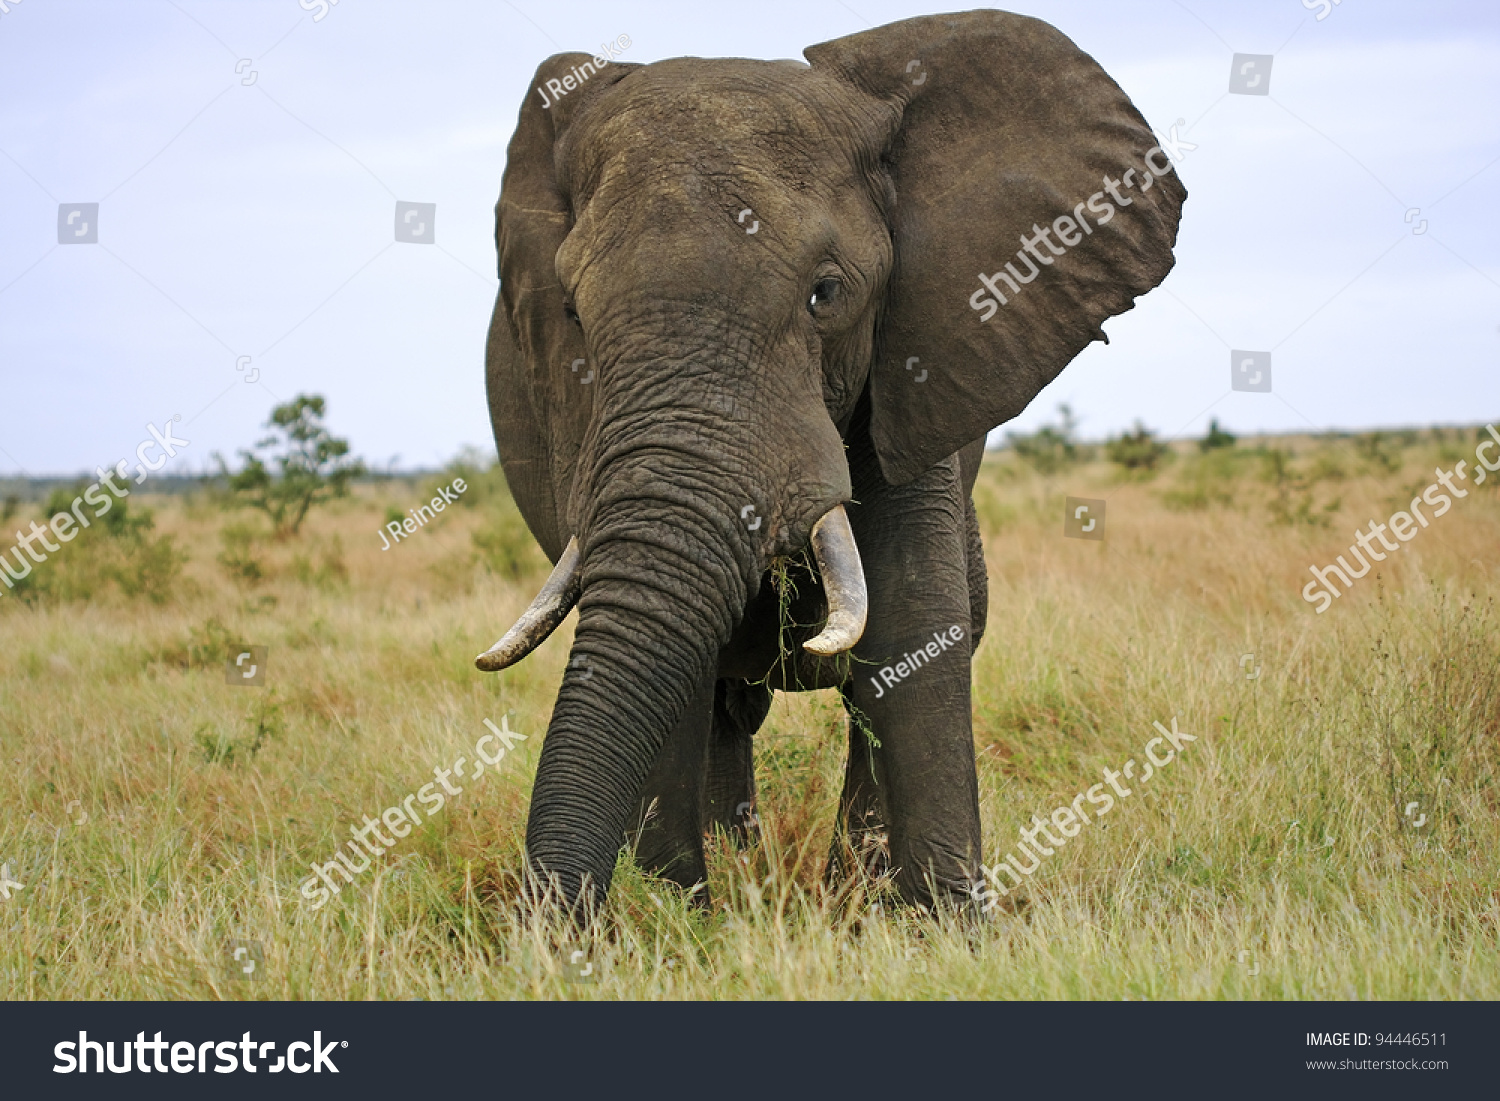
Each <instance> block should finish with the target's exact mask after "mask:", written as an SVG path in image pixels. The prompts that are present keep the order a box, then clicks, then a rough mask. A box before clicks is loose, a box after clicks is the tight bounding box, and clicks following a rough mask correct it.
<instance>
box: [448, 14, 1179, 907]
mask: <svg viewBox="0 0 1500 1101" xmlns="http://www.w3.org/2000/svg"><path fill="white" fill-rule="evenodd" d="M805 54H806V57H807V59H808V62H810V64H804V63H803V62H798V61H771V62H767V61H751V60H738V59H730V60H705V59H699V58H677V59H673V60H668V61H661V62H657V63H655V64H649V65H636V64H623V63H618V62H608V61H606V60H605V59H602V58H593V59H591V58H590V57H589V56H588V55H585V54H572V53H570V54H559V55H557V56H555V57H551V58H549V59H547V60H546V61H544V62H543V63H542V65H541V66H540V68H538V70H537V72H536V76H535V79H534V83H533V88H532V92H533V93H534V94H530V93H529V94H528V96H527V99H526V102H525V104H524V105H523V107H522V109H521V114H520V120H519V123H518V125H517V127H516V131H515V135H514V137H513V138H512V140H511V143H510V147H509V159H508V162H507V166H506V169H505V174H504V180H503V183H502V189H501V193H500V200H499V203H498V206H497V207H496V222H497V226H496V244H497V247H498V251H499V271H500V277H501V287H500V293H499V297H498V300H497V302H496V304H495V310H494V316H493V318H492V321H491V325H490V330H489V342H488V348H487V385H488V397H489V406H490V414H491V418H492V421H493V425H494V431H495V440H496V443H497V445H498V447H499V452H500V456H501V460H502V463H503V466H504V471H505V475H506V478H507V479H508V481H509V483H510V486H511V489H512V492H513V494H514V496H515V499H516V501H517V504H518V505H519V507H520V510H521V513H522V515H523V516H524V517H525V520H526V522H527V524H528V525H529V527H530V529H531V531H532V533H533V534H534V535H535V537H536V539H537V541H538V542H539V543H540V544H541V546H542V548H543V549H544V550H545V551H546V553H547V555H548V557H549V558H550V559H551V560H552V561H553V562H554V563H555V568H554V570H553V574H552V577H551V578H550V579H549V580H548V582H547V584H546V586H545V587H544V589H543V590H542V592H541V594H540V595H539V596H538V597H537V599H536V601H535V602H534V603H533V604H532V606H531V607H530V608H529V609H528V610H527V612H526V613H525V614H524V615H523V617H522V618H521V620H520V622H518V623H517V624H516V626H515V627H513V628H512V629H511V630H510V631H509V632H508V633H507V634H506V635H505V637H503V638H502V639H501V640H500V641H499V642H497V643H496V644H495V646H494V647H493V648H491V649H490V650H489V651H487V652H486V653H485V654H482V655H480V657H479V658H478V659H477V664H478V666H479V667H480V668H481V669H484V670H491V671H493V670H496V669H501V668H504V667H506V666H508V665H510V664H512V663H514V662H516V661H518V660H520V659H521V658H522V657H524V656H525V655H526V654H527V653H529V652H530V651H531V650H532V649H534V648H535V647H536V646H537V645H539V644H540V642H541V641H542V640H543V639H545V638H546V637H547V635H548V634H549V633H550V632H551V631H552V630H553V629H554V628H555V627H556V626H557V624H558V623H559V622H560V621H561V620H562V619H563V618H564V617H565V616H566V615H567V614H568V613H569V611H570V609H572V608H573V607H574V606H575V605H576V607H577V609H578V623H577V629H576V633H575V638H574V642H573V650H572V654H571V656H570V660H569V665H568V669H567V671H566V673H565V674H564V677H563V681H562V685H561V688H560V690H559V692H558V695H557V701H556V705H555V707H554V709H553V712H552V718H551V722H550V725H549V727H548V730H547V734H546V739H545V742H544V744H543V748H542V752H541V758H540V761H539V763H538V772H537V777H536V782H535V787H534V790H533V793H532V802H531V810H530V818H529V821H528V823H527V829H526V846H527V860H528V866H529V869H530V873H531V874H530V876H529V878H528V882H529V883H530V884H532V885H533V886H535V885H537V884H544V885H547V887H546V888H545V889H550V890H553V891H556V892H559V893H560V897H561V899H562V901H563V902H564V903H565V904H566V905H568V906H569V907H571V908H573V910H574V913H575V915H576V914H584V915H587V914H592V913H594V912H595V911H596V910H597V907H598V906H599V904H600V903H601V902H602V901H603V900H604V898H605V897H606V894H607V891H608V888H609V884H610V878H611V874H612V870H613V868H614V865H615V861H616V857H617V855H618V853H619V851H620V848H621V845H622V842H623V841H624V840H626V839H627V838H633V839H634V840H635V842H636V856H637V859H639V860H640V861H641V862H642V864H643V865H644V866H645V867H646V868H647V869H648V870H650V871H653V872H656V873H658V874H661V875H664V876H666V877H668V878H670V879H672V880H675V881H676V882H677V883H679V884H682V885H683V886H685V887H691V886H693V885H696V884H702V883H704V880H705V866H704V854H703V837H704V832H705V830H707V829H709V828H711V827H713V826H714V825H715V824H718V825H720V826H724V827H726V828H729V829H740V830H743V829H745V828H746V826H747V823H746V821H745V819H746V817H747V816H746V814H745V810H746V808H747V807H748V806H749V805H750V804H751V802H752V801H753V799H754V791H755V787H754V777H753V769H752V756H751V739H752V736H753V734H754V732H755V730H756V729H757V727H758V726H759V725H760V723H761V721H762V720H763V719H764V717H765V715H766V712H767V709H768V707H769V705H770V699H771V693H772V690H773V689H776V688H781V689H784V690H791V689H797V688H838V689H839V690H840V692H841V693H842V696H843V700H844V703H845V705H846V707H847V709H848V711H849V713H850V715H851V723H850V733H849V756H848V765H847V772H846V776H845V781H844V791H843V796H842V800H841V804H840V811H839V816H840V817H839V822H840V827H839V838H840V841H839V842H838V844H836V850H837V851H836V853H835V860H834V862H833V867H834V870H835V873H837V871H838V870H839V869H840V868H841V867H843V866H844V864H841V863H840V859H839V858H838V853H839V852H842V853H844V854H846V856H845V858H844V862H845V864H846V863H847V857H848V854H855V855H856V858H857V859H859V860H861V861H863V862H865V863H866V864H867V865H868V866H869V867H870V868H871V870H876V871H879V870H888V871H890V872H891V873H892V874H893V876H894V879H895V882H896V885H897V887H898V888H899V890H900V892H901V894H902V896H903V898H904V899H906V900H908V901H909V902H911V903H913V904H916V905H919V906H934V905H938V904H943V903H951V904H956V905H959V906H963V905H965V904H966V903H967V902H968V899H969V896H970V893H971V886H972V885H973V884H974V883H975V881H976V880H977V878H978V863H979V859H980V821H979V800H978V785H977V780H976V773H975V764H974V746H973V736H972V731H971V725H970V658H971V654H972V648H973V646H974V645H975V644H977V642H978V641H979V639H980V637H981V634H982V633H983V631H984V627H985V616H986V578H985V568H984V559H983V555H982V550H981V547H980V541H979V529H978V524H977V522H976V519H975V513H974V506H973V501H972V499H971V495H970V494H971V489H972V486H973V484H974V480H975V476H976V472H977V469H978V464H979V459H980V456H981V453H982V450H983V446H984V438H985V434H986V432H987V431H988V430H989V429H991V428H993V427H995V426H996V425H999V424H1001V423H1003V422H1005V421H1006V420H1009V419H1010V418H1011V417H1013V416H1015V415H1016V414H1017V413H1019V412H1020V411H1021V410H1022V409H1023V408H1025V406H1026V405H1027V403H1028V402H1030V401H1031V399H1032V398H1033V397H1034V396H1035V395H1036V394H1037V392H1038V391H1040V390H1041V389H1042V387H1044V386H1045V385H1047V383H1048V382H1050V381H1051V380H1052V379H1053V378H1055V377H1056V376H1057V374H1058V372H1060V371H1061V370H1062V368H1063V367H1064V366H1065V365H1066V364H1067V363H1068V362H1069V361H1070V360H1072V359H1073V357H1074V356H1076V355H1077V354H1078V353H1079V352H1080V351H1081V350H1082V349H1083V348H1084V347H1086V346H1087V345H1088V344H1089V343H1090V342H1092V341H1094V340H1096V339H1106V340H1107V338H1106V337H1105V335H1104V332H1103V330H1102V328H1101V327H1100V326H1101V323H1102V322H1103V321H1104V320H1106V319H1107V318H1109V317H1112V316H1114V315H1115V314H1118V313H1121V312H1123V311H1125V310H1128V309H1130V308H1131V307H1132V305H1133V304H1134V300H1135V298H1136V297H1137V296H1139V295H1141V294H1144V293H1145V292H1146V291H1148V290H1150V289H1151V288H1152V287H1154V286H1155V285H1156V284H1157V283H1159V282H1160V281H1161V280H1162V279H1163V278H1164V277H1165V276H1166V274H1167V272H1168V271H1169V270H1170V269H1171V266H1172V263H1173V258H1172V246H1173V244H1174V242H1175V239H1176V232H1177V222H1178V217H1179V214H1180V210H1181V205H1182V202H1183V200H1184V198H1185V197H1186V191H1185V189H1184V188H1183V187H1182V185H1181V183H1180V182H1179V180H1178V179H1177V177H1176V175H1175V174H1174V173H1173V172H1172V171H1171V163H1170V161H1169V160H1168V158H1167V157H1166V156H1165V155H1164V154H1163V152H1162V150H1161V148H1160V147H1159V146H1157V145H1156V143H1155V141H1154V139H1153V137H1152V133H1151V130H1150V129H1149V127H1148V126H1147V124H1146V123H1145V121H1144V120H1143V119H1142V118H1141V116H1140V114H1139V113H1138V112H1137V111H1136V110H1135V108H1134V107H1133V106H1132V105H1131V103H1130V101H1129V99H1128V98H1127V97H1126V96H1125V94H1124V93H1123V92H1122V91H1121V90H1120V89H1119V87H1118V86H1117V85H1116V84H1115V83H1114V81H1112V80H1111V79H1110V78H1109V77H1108V76H1107V75H1106V74H1105V73H1104V71H1103V70H1102V69H1101V68H1100V67H1099V65H1098V64H1097V63H1096V62H1095V61H1094V60H1093V59H1092V58H1090V57H1089V56H1088V55H1087V54H1085V53H1083V52H1082V51H1080V50H1079V49H1078V48H1077V47H1076V46H1075V45H1074V44H1073V43H1072V42H1071V41H1070V40H1069V39H1068V38H1066V37H1065V36H1063V35H1062V34H1061V33H1060V32H1058V31H1057V30H1055V29H1054V28H1052V27H1051V26H1048V25H1047V24H1045V23H1042V22H1039V21H1037V20H1034V19H1030V18H1026V17H1023V16H1019V15H1013V14H1009V13H1004V12H997V11H976V12H967V13H962V14H956V15H935V16H926V17H922V18H918V19H910V20H906V21H904V22H900V23H893V24H891V25H889V26H884V27H879V28H876V29H874V30H870V31H866V32H863V33H860V34H855V35H851V36H849V37H847V38H841V39H838V40H836V41H832V42H825V43H823V44H822V45H818V46H813V47H811V48H809V49H808V50H806V51H805ZM549 92H550V94H548V93H549ZM1106 196H1108V197H1107V198H1106ZM1054 235H1055V236H1056V240H1055V241H1054ZM1018 237H1019V239H1020V247H1019V248H1018V246H1017V244H1016V242H1017V239H1018ZM997 269H998V270H997ZM987 272H995V274H993V275H986V274H985V273H987ZM809 546H811V549H812V551H813V554H812V556H811V559H812V561H811V562H809V561H808V557H807V556H803V555H802V554H801V552H802V551H804V550H805V549H807V548H809ZM789 559H791V560H793V561H794V562H801V563H803V565H802V566H800V567H799V566H796V565H793V566H792V567H790V572H789V573H783V575H782V576H790V578H791V579H792V580H793V581H794V582H795V590H796V595H795V598H794V599H791V600H790V606H789V607H788V606H786V601H785V600H783V599H779V596H778V592H779V590H778V587H777V586H776V585H775V584H773V583H772V573H771V571H772V568H773V567H775V566H776V565H777V564H778V563H781V564H782V565H783V567H784V566H785V563H786V562H787V561H788V560H789ZM783 623H789V624H790V625H789V626H787V628H786V630H785V631H784V632H783V630H782V625H783ZM998 629H999V630H1000V631H1001V632H1002V633H1003V632H1004V630H1005V625H1004V624H1000V625H998ZM648 811H649V813H648ZM706 896H707V892H706V887H705V889H703V890H700V891H699V892H698V893H697V896H696V897H697V898H698V899H699V900H706Z"/></svg>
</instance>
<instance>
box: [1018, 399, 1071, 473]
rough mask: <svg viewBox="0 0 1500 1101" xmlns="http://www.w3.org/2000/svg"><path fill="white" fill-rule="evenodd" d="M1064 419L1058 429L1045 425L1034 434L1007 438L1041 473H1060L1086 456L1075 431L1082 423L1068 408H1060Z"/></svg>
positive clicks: (1022, 456)
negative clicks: (1075, 436)
mask: <svg viewBox="0 0 1500 1101" xmlns="http://www.w3.org/2000/svg"><path fill="white" fill-rule="evenodd" d="M1057 412H1058V414H1059V417H1060V420H1059V423H1058V424H1057V425H1056V426H1053V425H1050V424H1049V425H1044V426H1043V427H1042V429H1041V431H1039V432H1036V433H1033V434H1032V435H1029V436H1028V435H1024V434H1022V433H1018V432H1007V433H1006V434H1005V438H1006V440H1007V441H1009V443H1010V447H1011V450H1013V451H1014V452H1015V453H1016V454H1017V455H1019V456H1020V457H1021V458H1022V459H1023V460H1025V461H1026V462H1028V463H1030V464H1031V465H1032V466H1033V467H1035V468H1036V471H1037V473H1039V474H1056V473H1057V472H1058V471H1059V470H1062V469H1063V468H1064V467H1068V466H1072V465H1073V464H1074V463H1076V462H1078V461H1079V460H1080V459H1081V458H1082V456H1081V454H1080V450H1079V447H1078V441H1077V440H1076V439H1075V438H1074V432H1075V431H1076V430H1077V428H1078V421H1077V420H1076V419H1075V418H1074V416H1073V410H1072V409H1070V408H1069V407H1068V406H1067V405H1059V406H1058V407H1057Z"/></svg>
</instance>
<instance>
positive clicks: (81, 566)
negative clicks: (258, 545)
mask: <svg viewBox="0 0 1500 1101" xmlns="http://www.w3.org/2000/svg"><path fill="white" fill-rule="evenodd" d="M84 488H85V487H84V486H83V485H82V484H80V485H78V486H75V487H73V488H71V489H69V488H58V489H54V490H53V491H52V492H51V493H50V494H49V495H48V497H47V500H46V503H45V505H44V514H45V516H46V517H48V518H50V517H53V516H56V515H57V514H58V513H60V512H67V511H69V509H70V508H71V506H72V503H73V501H74V499H76V498H77V497H79V496H80V495H81V494H82V493H83V490H84ZM155 528H156V521H155V520H154V519H153V518H152V515H151V512H150V510H149V509H145V508H141V507H139V506H138V507H137V508H135V509H134V510H132V509H131V507H130V500H129V498H124V497H120V498H114V499H113V504H112V505H111V507H110V510H109V511H108V512H106V513H105V514H104V515H103V516H100V517H91V522H90V524H89V526H88V527H86V528H84V527H77V528H75V531H74V535H73V538H72V540H70V541H69V542H68V543H67V544H63V543H61V542H59V543H58V544H57V548H58V549H57V550H55V551H49V552H47V559H46V561H45V562H39V563H35V564H34V565H32V569H31V572H30V573H29V574H27V575H26V576H25V577H23V578H21V579H20V580H18V581H13V582H12V584H13V585H14V592H15V595H16V596H18V597H19V598H20V599H21V600H23V601H25V602H26V603H29V604H35V603H38V602H40V601H42V600H47V599H51V600H89V599H92V598H94V597H96V596H98V595H100V594H102V593H103V592H104V591H105V590H106V589H108V587H109V586H110V585H114V586H116V587H118V588H119V590H120V592H122V593H123V594H124V595H125V596H127V597H137V596H144V597H146V598H147V599H148V600H150V601H151V602H152V603H153V604H162V603H165V602H166V600H167V598H168V597H169V596H171V594H172V588H173V584H174V582H175V581H176V580H177V577H178V575H179V574H180V573H181V572H182V566H183V563H185V562H186V561H187V555H186V554H183V553H182V552H181V551H179V550H177V548H176V545H175V543H174V541H173V539H172V537H171V536H170V535H161V536H155V537H153V536H152V534H151V533H152V532H153V531H154V530H155Z"/></svg>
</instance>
